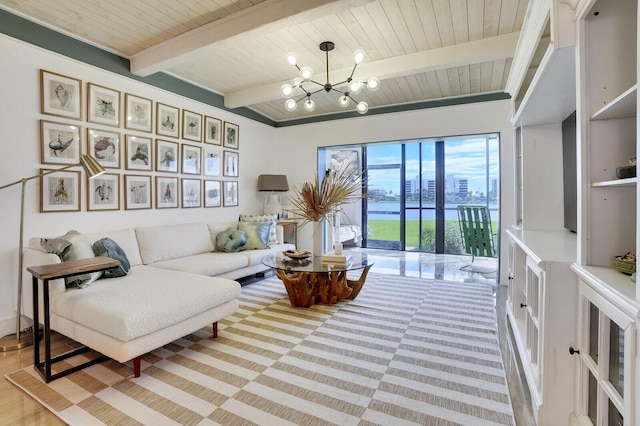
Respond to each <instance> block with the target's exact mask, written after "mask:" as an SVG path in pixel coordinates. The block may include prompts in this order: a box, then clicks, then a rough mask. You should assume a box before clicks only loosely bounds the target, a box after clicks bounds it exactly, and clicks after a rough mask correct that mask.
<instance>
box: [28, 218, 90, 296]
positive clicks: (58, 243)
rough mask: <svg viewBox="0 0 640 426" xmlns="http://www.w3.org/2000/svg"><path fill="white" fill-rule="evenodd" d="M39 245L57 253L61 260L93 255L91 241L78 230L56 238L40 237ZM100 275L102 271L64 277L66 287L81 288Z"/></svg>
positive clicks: (49, 251)
mask: <svg viewBox="0 0 640 426" xmlns="http://www.w3.org/2000/svg"><path fill="white" fill-rule="evenodd" d="M40 247H42V249H43V250H44V251H46V252H47V253H54V254H56V255H58V257H59V258H60V260H61V261H63V262H69V261H72V260H78V259H90V258H92V257H95V255H94V254H93V249H92V248H91V242H90V241H89V239H88V238H87V237H86V236H84V235H83V234H81V233H79V232H78V231H69V232H67V233H66V234H64V235H62V236H60V237H57V238H42V239H41V240H40ZM101 276H102V271H100V272H93V273H90V274H81V275H73V276H71V277H67V278H65V285H66V287H67V288H83V287H86V286H88V285H89V284H91V283H92V282H94V281H95V280H97V279H98V278H100V277H101Z"/></svg>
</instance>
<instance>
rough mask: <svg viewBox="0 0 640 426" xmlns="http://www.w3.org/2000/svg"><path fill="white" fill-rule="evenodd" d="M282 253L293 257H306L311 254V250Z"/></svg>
mask: <svg viewBox="0 0 640 426" xmlns="http://www.w3.org/2000/svg"><path fill="white" fill-rule="evenodd" d="M282 254H284V255H285V256H287V257H289V258H291V259H306V258H307V257H309V256H311V252H310V251H283V252H282Z"/></svg>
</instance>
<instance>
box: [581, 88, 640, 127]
mask: <svg viewBox="0 0 640 426" xmlns="http://www.w3.org/2000/svg"><path fill="white" fill-rule="evenodd" d="M637 87H638V85H637V84H636V85H634V86H633V87H632V88H630V89H627V90H626V91H625V92H624V93H622V94H621V95H620V96H618V97H617V98H615V99H614V100H612V101H611V102H609V103H608V104H606V105H605V106H603V107H602V108H600V109H599V110H598V111H596V112H595V113H594V114H593V115H592V116H591V120H609V119H612V118H631V117H635V116H636V104H637V101H636V99H637V96H636V91H637V90H636V89H637Z"/></svg>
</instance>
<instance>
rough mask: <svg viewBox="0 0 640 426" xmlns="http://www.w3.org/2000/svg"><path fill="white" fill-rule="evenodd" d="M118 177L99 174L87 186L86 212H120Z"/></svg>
mask: <svg viewBox="0 0 640 426" xmlns="http://www.w3.org/2000/svg"><path fill="white" fill-rule="evenodd" d="M119 180H120V175H115V174H107V173H104V174H101V175H100V176H98V177H95V178H93V179H91V180H89V185H87V210H88V211H97V210H120V185H119V183H120V182H119Z"/></svg>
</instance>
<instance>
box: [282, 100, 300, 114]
mask: <svg viewBox="0 0 640 426" xmlns="http://www.w3.org/2000/svg"><path fill="white" fill-rule="evenodd" d="M297 106H298V103H297V102H296V101H295V99H291V98H289V99H287V100H286V101H285V103H284V107H285V109H286V110H287V111H289V112H291V111H295V110H296V108H297Z"/></svg>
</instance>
